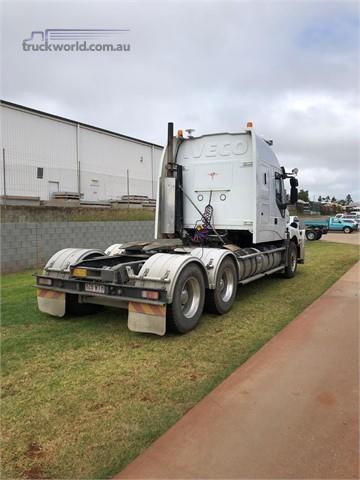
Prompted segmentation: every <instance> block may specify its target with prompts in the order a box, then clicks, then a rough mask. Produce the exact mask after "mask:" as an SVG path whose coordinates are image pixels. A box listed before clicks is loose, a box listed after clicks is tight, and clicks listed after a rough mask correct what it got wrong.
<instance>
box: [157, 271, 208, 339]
mask: <svg viewBox="0 0 360 480" xmlns="http://www.w3.org/2000/svg"><path fill="white" fill-rule="evenodd" d="M204 302H205V280H204V275H203V272H202V270H201V268H200V267H199V266H198V265H196V264H195V263H190V264H189V265H187V266H186V267H185V268H184V270H183V271H182V272H181V273H180V275H179V278H178V279H177V282H176V285H175V289H174V293H173V300H172V303H171V304H170V305H168V308H167V318H166V320H167V329H169V330H171V331H173V332H175V333H187V332H190V330H193V329H194V328H195V327H196V326H197V324H198V323H199V320H200V317H201V314H202V312H203V308H204Z"/></svg>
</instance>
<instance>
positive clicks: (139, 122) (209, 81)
mask: <svg viewBox="0 0 360 480" xmlns="http://www.w3.org/2000/svg"><path fill="white" fill-rule="evenodd" d="M358 18H359V16H358V4H357V3H356V2H346V1H342V2H333V1H332V2H327V1H319V2H314V1H312V2H307V1H302V2H292V1H291V2H286V1H282V2H275V1H274V2H269V1H268V2H265V1H258V2H256V1H255V2H230V1H226V2H224V1H221V2H220V1H218V2H216V1H209V2H205V1H198V2H190V1H185V2H176V1H167V2H165V1H163V2H152V1H147V2H144V1H143V2H141V1H137V2H106V1H102V2H96V1H92V2H86V3H85V2H82V1H77V2H47V3H44V2H33V1H28V2H6V3H5V4H4V7H3V32H4V34H3V45H2V53H3V65H2V66H3V69H2V71H3V72H4V73H3V76H2V88H3V93H2V96H3V97H4V98H6V99H8V100H11V101H14V102H18V103H23V104H25V105H28V106H31V107H34V108H38V109H42V110H45V111H50V112H52V113H55V114H59V115H63V116H67V117H70V118H74V119H77V120H79V121H83V122H86V123H90V124H94V125H97V126H100V127H103V128H108V129H112V130H116V131H119V132H122V133H124V134H128V135H133V136H136V137H140V138H144V139H146V140H150V141H155V142H157V143H164V142H165V135H166V123H167V122H168V121H174V122H175V124H176V126H177V127H179V128H188V127H192V128H195V129H196V133H197V134H201V133H206V132H215V131H237V130H241V129H242V128H243V126H244V125H245V123H246V121H247V120H248V119H251V120H253V121H254V124H255V127H256V130H257V131H258V132H259V133H261V134H263V135H264V136H265V137H267V138H272V139H273V140H274V150H275V152H276V153H278V154H279V158H280V160H281V163H282V164H284V165H286V166H288V167H289V168H292V167H293V166H297V167H299V168H300V182H301V186H302V187H304V188H305V189H310V190H311V194H315V195H316V196H317V195H318V194H320V193H322V194H325V190H326V193H329V194H330V195H332V194H335V195H336V196H344V195H346V194H347V193H351V194H352V196H353V198H357V199H360V192H359V182H358V180H359V178H358V172H359V135H358V131H359V87H358V85H359V42H358V34H359V22H358ZM53 27H54V28H119V27H120V28H122V27H128V28H130V30H131V31H130V33H129V34H128V37H127V38H128V41H129V42H130V43H131V52H129V53H128V54H120V55H118V54H113V53H73V54H66V53H63V54H54V53H28V52H23V51H22V49H21V42H22V40H23V39H24V38H26V37H27V36H28V35H29V33H30V32H31V31H32V30H35V29H39V30H42V29H45V28H53Z"/></svg>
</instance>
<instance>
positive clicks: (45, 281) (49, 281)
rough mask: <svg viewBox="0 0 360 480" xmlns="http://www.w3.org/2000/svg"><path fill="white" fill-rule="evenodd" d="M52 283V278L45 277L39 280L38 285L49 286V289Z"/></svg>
mask: <svg viewBox="0 0 360 480" xmlns="http://www.w3.org/2000/svg"><path fill="white" fill-rule="evenodd" d="M52 283H53V281H52V278H44V277H39V278H38V285H47V286H48V287H50V286H51V285H52Z"/></svg>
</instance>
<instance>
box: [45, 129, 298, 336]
mask: <svg viewBox="0 0 360 480" xmlns="http://www.w3.org/2000/svg"><path fill="white" fill-rule="evenodd" d="M188 132H189V133H188V134H187V135H184V134H183V132H182V131H181V130H179V131H178V132H177V134H176V135H174V133H173V124H172V123H169V125H168V139H167V144H166V147H165V148H164V150H163V154H162V158H161V165H160V175H159V181H158V194H157V206H156V217H155V235H154V240H152V241H148V242H145V241H143V240H141V239H139V241H138V242H131V243H123V244H114V245H111V246H110V247H109V248H107V249H106V250H105V251H102V250H98V249H85V248H66V249H64V250H60V251H59V252H57V253H55V254H54V255H53V256H52V257H51V258H50V260H49V261H48V262H47V264H46V265H45V268H44V270H43V273H42V274H40V275H36V287H37V299H38V307H39V309H40V310H41V311H42V312H44V313H47V314H50V315H55V316H59V317H62V316H64V315H65V314H88V313H91V312H96V311H98V310H99V309H101V308H102V307H103V306H110V307H119V308H125V309H127V310H128V327H129V329H130V330H132V331H134V332H143V333H153V334H157V335H164V334H165V333H166V331H173V332H177V333H186V332H189V331H190V330H192V329H193V328H195V327H196V326H197V324H198V322H199V320H200V317H201V315H202V312H203V311H204V310H206V311H208V312H213V313H216V314H219V315H222V314H224V313H226V312H228V311H229V310H230V309H231V307H232V305H233V303H234V300H235V297H236V291H237V286H238V285H245V284H247V283H249V282H252V281H254V280H257V279H260V278H263V277H266V276H268V277H269V276H271V275H273V274H282V275H283V277H285V278H291V277H293V276H294V275H295V273H296V270H297V264H298V263H303V262H304V235H305V234H304V230H302V229H301V228H300V226H299V224H298V223H297V222H294V221H290V217H289V214H288V211H287V205H288V203H295V202H296V201H297V185H298V181H297V178H296V174H297V169H294V170H293V171H292V172H291V173H288V172H286V171H285V168H284V167H281V166H280V164H279V162H278V159H277V157H276V156H275V154H274V153H273V150H272V148H271V145H272V141H268V140H264V139H263V138H261V137H260V136H258V135H256V134H255V131H254V129H253V126H252V124H251V123H250V122H249V123H248V124H247V126H246V128H245V129H244V130H243V131H240V132H239V133H216V134H210V135H202V136H199V137H195V136H193V135H192V134H191V131H188ZM287 180H289V181H290V195H289V198H288V196H287V194H286V191H285V185H284V183H285V181H287ZM84 243H86V240H85V241H84ZM259 294H260V293H259Z"/></svg>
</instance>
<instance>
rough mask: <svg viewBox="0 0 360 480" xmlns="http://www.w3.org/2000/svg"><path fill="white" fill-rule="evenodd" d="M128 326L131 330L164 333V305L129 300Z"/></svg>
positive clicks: (156, 333)
mask: <svg viewBox="0 0 360 480" xmlns="http://www.w3.org/2000/svg"><path fill="white" fill-rule="evenodd" d="M128 310H129V315H128V328H129V330H131V331H132V332H140V333H154V334H155V335H165V333H166V305H150V304H149V303H139V302H129V306H128Z"/></svg>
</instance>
